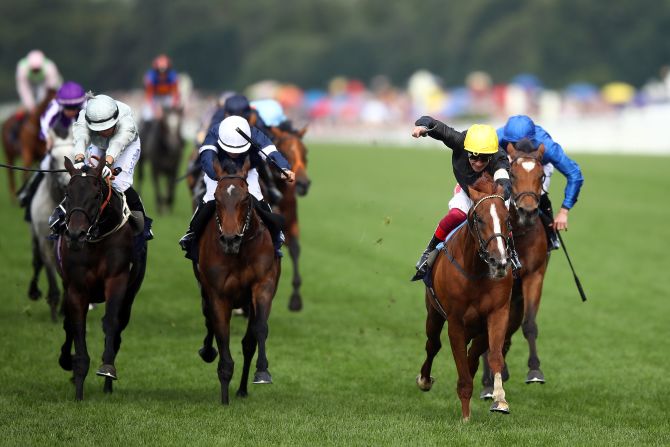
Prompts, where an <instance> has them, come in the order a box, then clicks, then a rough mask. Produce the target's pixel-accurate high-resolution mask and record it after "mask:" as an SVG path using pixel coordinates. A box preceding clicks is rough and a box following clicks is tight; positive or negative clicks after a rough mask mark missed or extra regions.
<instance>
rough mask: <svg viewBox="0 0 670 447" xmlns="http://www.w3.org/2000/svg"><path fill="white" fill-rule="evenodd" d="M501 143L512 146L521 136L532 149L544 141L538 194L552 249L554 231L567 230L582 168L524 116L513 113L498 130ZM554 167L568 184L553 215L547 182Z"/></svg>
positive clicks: (553, 247)
mask: <svg viewBox="0 0 670 447" xmlns="http://www.w3.org/2000/svg"><path fill="white" fill-rule="evenodd" d="M497 133H498V140H499V142H500V146H501V147H502V148H503V149H506V147H507V143H512V145H515V144H516V142H517V141H519V140H522V139H524V138H527V139H529V140H530V141H531V142H532V143H533V146H534V147H535V148H537V147H539V146H540V144H544V156H543V157H542V165H543V168H544V175H545V178H544V184H543V187H542V189H543V192H542V196H541V197H540V204H539V207H540V211H542V213H541V214H540V216H541V218H542V222H543V223H544V226H545V230H546V231H547V237H548V240H549V249H550V250H554V249H557V248H558V247H559V243H558V238H557V236H556V231H560V230H567V229H568V212H569V211H570V209H572V207H573V206H574V205H575V203H576V202H577V198H578V197H579V190H580V189H581V187H582V184H583V183H584V177H583V176H582V170H581V169H580V168H579V165H578V164H577V163H576V162H575V161H574V160H572V159H571V158H570V157H568V156H567V155H566V153H565V151H564V150H563V148H562V147H561V145H560V144H558V143H556V142H555V141H554V140H553V139H552V138H551V135H549V133H547V131H546V130H544V129H543V128H542V127H540V126H538V125H537V124H535V123H534V122H533V120H532V119H530V118H529V117H528V116H526V115H515V116H512V117H510V118H509V119H508V120H507V123H506V124H505V126H503V127H501V128H499V129H498V130H497ZM554 168H556V169H558V171H559V172H560V173H561V174H563V175H564V176H565V178H566V179H567V185H566V186H565V198H564V199H563V203H562V204H561V209H560V210H559V211H558V213H557V214H556V216H555V217H554V214H553V210H552V208H551V201H550V200H549V195H548V194H547V191H549V183H550V180H551V175H552V173H553V172H554Z"/></svg>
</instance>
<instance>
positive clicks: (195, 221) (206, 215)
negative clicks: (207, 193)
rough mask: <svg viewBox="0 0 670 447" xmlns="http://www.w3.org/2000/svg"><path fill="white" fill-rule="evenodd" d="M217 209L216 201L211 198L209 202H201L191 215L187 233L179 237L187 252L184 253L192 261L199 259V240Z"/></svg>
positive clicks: (180, 243)
mask: <svg viewBox="0 0 670 447" xmlns="http://www.w3.org/2000/svg"><path fill="white" fill-rule="evenodd" d="M215 211H216V202H215V201H214V200H210V201H208V202H200V203H199V204H198V207H197V208H196V209H195V212H194V213H193V216H192V217H191V222H189V224H188V230H186V234H185V235H184V236H182V238H181V239H179V245H180V246H181V249H182V250H184V251H185V252H186V254H185V255H184V256H185V257H186V258H188V259H190V260H191V261H197V260H198V255H197V250H196V249H197V242H198V238H199V237H200V235H201V234H202V232H203V231H204V230H205V227H206V226H207V223H208V222H209V221H210V219H211V218H212V216H213V215H214V212H215Z"/></svg>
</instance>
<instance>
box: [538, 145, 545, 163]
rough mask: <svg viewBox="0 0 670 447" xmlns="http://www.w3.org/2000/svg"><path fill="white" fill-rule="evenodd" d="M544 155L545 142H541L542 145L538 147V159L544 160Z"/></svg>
mask: <svg viewBox="0 0 670 447" xmlns="http://www.w3.org/2000/svg"><path fill="white" fill-rule="evenodd" d="M543 156H544V143H540V147H538V148H537V161H542V157H543Z"/></svg>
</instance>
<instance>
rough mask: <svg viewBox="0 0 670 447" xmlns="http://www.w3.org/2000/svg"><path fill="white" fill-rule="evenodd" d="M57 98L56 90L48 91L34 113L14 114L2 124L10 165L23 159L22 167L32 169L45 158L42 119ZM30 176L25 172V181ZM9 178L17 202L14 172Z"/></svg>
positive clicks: (4, 144) (12, 193) (11, 172)
mask: <svg viewBox="0 0 670 447" xmlns="http://www.w3.org/2000/svg"><path fill="white" fill-rule="evenodd" d="M55 97H56V90H54V89H49V90H47V93H46V96H45V97H44V98H43V99H42V101H40V102H39V103H38V104H37V106H36V107H35V109H34V110H33V111H32V112H30V113H28V114H27V115H22V114H20V113H14V114H13V115H12V116H10V117H9V118H7V120H5V122H4V123H3V124H2V146H3V147H4V150H5V160H6V161H7V163H8V164H10V165H15V163H16V159H17V158H18V157H21V160H22V161H21V164H22V166H23V167H24V168H30V167H31V166H33V164H35V163H36V162H38V161H40V160H41V159H42V157H44V154H45V153H46V143H45V142H44V141H43V140H41V139H40V118H41V116H42V114H44V112H45V111H46V109H47V107H48V106H49V103H50V102H51V100H52V99H53V98H55ZM17 127H18V131H17ZM28 176H29V173H28V172H24V173H23V180H24V181H26V180H27V179H28ZM7 177H8V179H9V195H10V197H11V199H12V200H15V198H16V180H15V179H14V171H13V170H10V171H9V173H8V174H7Z"/></svg>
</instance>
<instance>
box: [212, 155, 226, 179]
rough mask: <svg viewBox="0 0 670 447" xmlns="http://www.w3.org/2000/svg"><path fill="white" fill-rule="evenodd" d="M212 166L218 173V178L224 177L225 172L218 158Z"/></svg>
mask: <svg viewBox="0 0 670 447" xmlns="http://www.w3.org/2000/svg"><path fill="white" fill-rule="evenodd" d="M212 166H213V167H214V172H215V173H216V180H219V179H221V177H223V176H224V175H225V174H224V172H223V168H222V167H221V163H219V159H218V158H214V161H213V162H212Z"/></svg>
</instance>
